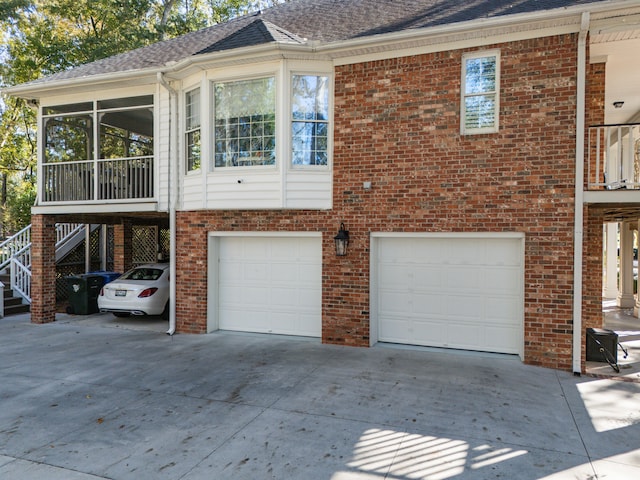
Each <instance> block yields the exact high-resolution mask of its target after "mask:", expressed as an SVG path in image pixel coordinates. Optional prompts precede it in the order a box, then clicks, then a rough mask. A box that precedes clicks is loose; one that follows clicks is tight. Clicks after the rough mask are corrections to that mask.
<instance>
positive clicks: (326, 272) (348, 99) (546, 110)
mask: <svg viewBox="0 0 640 480" xmlns="http://www.w3.org/2000/svg"><path fill="white" fill-rule="evenodd" d="M493 48H497V49H499V50H500V53H501V89H500V129H499V132H498V133H495V134H484V135H464V136H463V135H461V134H460V88H461V87H460V82H461V79H460V77H461V60H462V55H463V53H465V50H456V51H448V52H441V53H433V54H425V55H418V56H410V57H404V58H398V59H391V60H381V61H373V62H367V63H361V64H355V65H346V66H339V67H336V70H335V97H334V98H335V105H334V107H335V108H334V111H335V115H334V149H333V175H334V178H333V209H332V210H330V211H320V210H259V211H258V210H253V211H183V212H178V213H177V225H176V232H175V235H176V243H177V252H176V264H177V269H176V273H175V274H176V285H177V292H176V293H177V295H176V327H177V331H178V332H181V333H204V332H205V331H206V329H207V302H208V298H207V282H208V278H207V274H208V260H207V255H208V233H209V232H212V231H247V232H253V231H313V232H322V234H323V242H322V248H323V254H322V340H323V342H325V343H335V344H344V345H354V346H367V345H369V343H370V312H369V304H370V303H369V302H370V292H369V288H370V278H369V269H370V233H371V232H469V233H471V232H519V233H523V234H524V235H525V277H524V286H525V305H524V313H525V325H524V357H525V362H527V363H530V364H534V365H542V366H546V367H552V368H558V369H565V370H570V369H571V368H572V344H573V341H572V340H573V339H572V332H573V273H574V272H573V264H574V262H573V254H574V207H575V206H574V194H575V190H574V189H575V156H576V138H575V132H576V103H577V102H576V98H577V97H576V88H577V84H576V75H577V48H578V46H577V35H575V34H573V35H561V36H554V37H547V38H543V39H535V40H523V41H516V42H511V43H506V44H501V45H492V46H488V47H487V49H493ZM474 50H479V49H474ZM603 99H604V68H603V67H602V65H591V66H589V79H588V82H587V108H588V114H587V124H591V123H594V122H596V123H597V122H598V118H601V115H602V108H603V105H602V102H603ZM363 182H371V184H372V188H371V189H370V190H365V189H364V188H363ZM584 213H585V228H584V270H583V278H584V288H583V316H584V322H583V324H584V325H583V326H584V327H585V328H586V327H587V326H600V325H601V321H602V319H601V288H602V284H601V283H602V278H601V274H600V272H601V258H602V221H603V219H602V213H601V212H598V210H597V209H592V208H585V209H584ZM341 222H344V223H345V225H346V228H347V229H348V230H349V231H350V245H349V254H348V256H346V257H337V256H336V255H335V250H334V243H333V237H334V235H336V233H337V231H338V228H339V226H340V223H341ZM33 225H34V227H33V228H34V230H33V232H34V254H33V255H34V257H33V258H34V261H33V268H34V284H33V285H34V287H33V289H34V292H35V294H34V303H33V305H32V311H33V316H32V318H33V319H34V321H37V322H41V321H42V322H44V321H51V320H53V318H54V306H55V291H54V285H55V273H54V272H55V269H54V268H53V259H54V257H55V256H54V252H53V244H54V242H55V239H54V238H53V237H52V235H55V234H54V229H53V220H52V219H48V218H47V217H45V216H34V217H33ZM114 236H115V257H116V263H115V268H116V270H121V271H124V270H126V268H127V265H128V264H130V261H131V248H130V246H131V225H128V224H126V225H119V226H116V228H115V235H114ZM594 272H595V273H594ZM49 306H51V309H49ZM583 342H584V339H583ZM583 359H584V343H583Z"/></svg>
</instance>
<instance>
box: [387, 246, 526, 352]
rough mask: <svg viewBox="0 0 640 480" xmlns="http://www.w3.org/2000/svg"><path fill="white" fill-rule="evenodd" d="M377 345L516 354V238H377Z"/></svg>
mask: <svg viewBox="0 0 640 480" xmlns="http://www.w3.org/2000/svg"><path fill="white" fill-rule="evenodd" d="M376 241H377V248H376V249H375V250H376V251H377V252H378V260H377V262H376V264H377V269H376V278H375V282H376V287H377V291H376V302H377V316H378V323H377V325H378V339H379V340H380V341H389V342H397V343H408V344H415V345H429V346H444V347H451V348H462V349H470V350H484V351H492V352H504V353H518V352H519V351H520V350H521V346H522V328H523V326H522V317H523V310H524V299H523V288H522V284H523V281H524V257H523V249H522V238H519V237H509V238H501V237H499V236H495V237H491V236H488V237H486V238H485V237H477V236H475V237H473V238H464V237H438V238H436V237H431V238H430V237H428V236H426V237H398V238H391V237H381V238H378V239H376Z"/></svg>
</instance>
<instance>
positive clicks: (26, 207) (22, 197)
mask: <svg viewBox="0 0 640 480" xmlns="http://www.w3.org/2000/svg"><path fill="white" fill-rule="evenodd" d="M34 181H35V179H34V178H33V175H29V174H27V175H20V176H19V177H15V178H14V181H13V182H12V185H9V186H8V188H10V189H11V192H12V194H11V195H10V196H7V204H6V207H5V210H4V218H3V221H2V223H3V227H4V232H3V233H4V234H5V235H6V234H8V233H16V232H18V231H20V230H21V229H22V228H24V227H26V226H27V225H29V224H30V223H31V207H32V206H33V204H34V202H35V200H36V187H35V183H34Z"/></svg>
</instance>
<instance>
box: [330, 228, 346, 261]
mask: <svg viewBox="0 0 640 480" xmlns="http://www.w3.org/2000/svg"><path fill="white" fill-rule="evenodd" d="M333 239H334V240H335V241H336V256H337V257H344V256H345V255H346V254H347V247H348V246H349V232H348V231H347V230H345V229H344V223H341V224H340V230H339V231H338V234H337V235H336V236H335V237H333Z"/></svg>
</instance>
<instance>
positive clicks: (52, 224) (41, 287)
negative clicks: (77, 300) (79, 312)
mask: <svg viewBox="0 0 640 480" xmlns="http://www.w3.org/2000/svg"><path fill="white" fill-rule="evenodd" d="M31 242H32V243H31V244H32V247H31V292H32V293H31V296H32V302H31V321H32V322H33V323H49V322H53V321H55V319H56V219H55V217H53V216H51V215H32V216H31Z"/></svg>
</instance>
